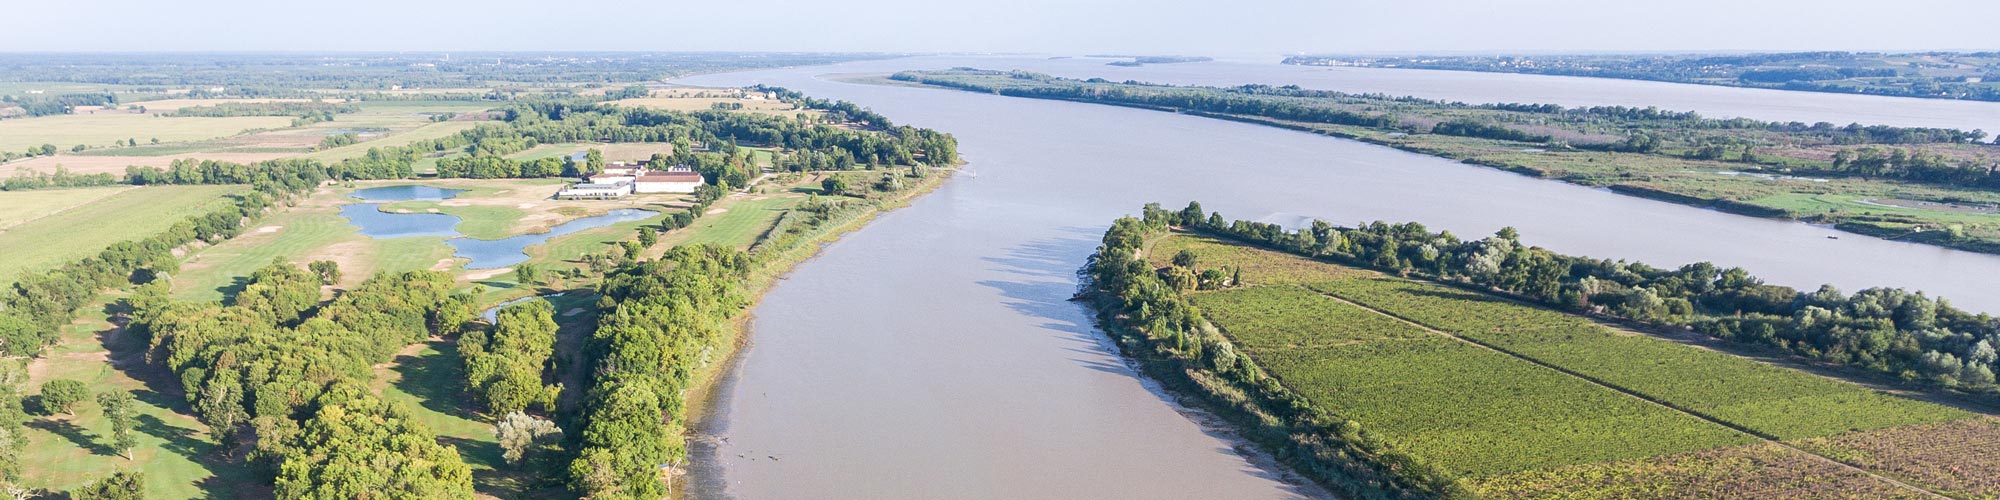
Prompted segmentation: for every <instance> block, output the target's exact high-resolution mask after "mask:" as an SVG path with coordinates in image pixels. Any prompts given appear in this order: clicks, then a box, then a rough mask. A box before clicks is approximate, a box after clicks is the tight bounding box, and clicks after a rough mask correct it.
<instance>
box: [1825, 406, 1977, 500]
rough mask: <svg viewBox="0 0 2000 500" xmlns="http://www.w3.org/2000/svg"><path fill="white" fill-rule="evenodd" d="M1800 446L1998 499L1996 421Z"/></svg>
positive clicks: (1957, 493)
mask: <svg viewBox="0 0 2000 500" xmlns="http://www.w3.org/2000/svg"><path fill="white" fill-rule="evenodd" d="M1798 447H1799V448H1800V449H1804V450H1808V451H1811V452H1813V453H1818V454H1820V455H1823V456H1827V457H1832V458H1834V459H1836V460H1840V461H1842V462H1847V463H1851V464H1855V465H1859V466H1861V467H1864V468H1867V469H1868V470H1872V471H1876V472H1879V473H1882V474H1885V475H1888V476H1890V477H1894V478H1897V479H1900V480H1903V481H1907V482H1910V483H1914V484H1917V485H1921V486H1923V487H1925V488H1929V489H1931V490H1932V491H1937V492H1940V493H1944V494H1946V495H1950V496H1953V497H1957V498H2000V420H1996V419H1992V418H1977V419H1967V420H1960V421H1957V422H1951V423H1945V424H1936V425H1917V426H1909V427H1897V428H1892V429H1882V430H1878V431H1873V432H1857V433H1852V434H1845V435H1840V436H1834V437H1829V438H1816V439H1807V440H1803V441H1800V442H1799V443H1798Z"/></svg>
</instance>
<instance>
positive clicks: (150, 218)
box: [0, 186, 246, 283]
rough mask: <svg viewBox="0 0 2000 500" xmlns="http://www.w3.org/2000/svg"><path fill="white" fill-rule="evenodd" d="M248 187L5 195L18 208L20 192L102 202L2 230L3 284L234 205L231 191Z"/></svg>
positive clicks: (0, 200) (3, 200)
mask: <svg viewBox="0 0 2000 500" xmlns="http://www.w3.org/2000/svg"><path fill="white" fill-rule="evenodd" d="M245 188H246V186H151V187H144V188H137V189H127V190H123V191H119V192H118V193H116V194H114V195H111V196H102V193H103V192H104V191H105V188H91V189H84V190H53V191H33V192H24V193H14V192H7V193H0V204H4V205H5V206H7V207H9V211H14V212H16V213H19V212H18V211H16V209H15V206H14V205H13V204H12V203H11V202H12V201H13V200H15V199H16V198H15V196H16V195H20V196H21V197H23V198H30V199H41V200H45V199H47V197H49V196H51V195H52V193H70V192H81V193H85V194H84V196H98V197H100V198H99V199H97V200H96V201H92V202H90V203H85V204H82V205H78V206H72V207H70V208H69V209H67V210H62V211H60V212H56V213H53V214H47V215H44V216H41V217H40V218H36V219H33V220H30V221H28V222H25V223H20V224H17V225H14V226H13V227H9V228H7V229H6V230H5V231H0V255H4V256H5V258H0V283H12V282H13V281H14V278H16V277H17V276H19V275H20V273H22V272H24V271H29V270H35V269H43V268H48V267H53V266H57V265H61V264H63V263H65V262H69V261H71V260H75V259H80V258H83V257H87V256H90V255H94V254H96V253H97V252H98V251H101V250H103V249H104V247H107V246H110V245H111V244H112V243H117V242H120V241H126V240H135V239H140V238H147V237H151V236H153V235H155V234H159V233H160V232H162V231H165V230H167V229H168V228H169V227H172V226H173V225H174V224H175V223H178V222H180V221H182V220H184V219H186V218H187V217H188V216H190V215H205V214H207V213H209V212H210V211H212V210H215V209H217V208H221V207H224V206H228V204H229V203H231V201H230V200H229V198H228V197H227V195H229V194H231V193H239V192H243V191H245Z"/></svg>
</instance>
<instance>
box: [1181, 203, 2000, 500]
mask: <svg viewBox="0 0 2000 500" xmlns="http://www.w3.org/2000/svg"><path fill="white" fill-rule="evenodd" d="M1182 249H1187V250H1190V251H1192V252H1194V253H1195V254H1196V255H1197V256H1198V257H1197V261H1198V262H1197V264H1196V267H1197V268H1202V269H1209V268H1221V267H1230V268H1235V267H1241V268H1242V269H1243V281H1244V282H1245V283H1247V284H1248V286H1246V287H1241V288H1232V289H1227V290H1222V291H1212V292H1196V293H1195V294H1194V295H1192V297H1191V298H1192V299H1193V300H1194V301H1195V302H1196V304H1197V305H1199V306H1201V308H1202V311H1203V313H1204V314H1205V315H1206V316H1207V317H1208V318H1209V319H1210V320H1211V321H1213V322H1214V323H1215V324H1216V325H1217V326H1219V327H1221V328H1222V329H1223V330H1224V331H1225V332H1226V335H1227V336H1228V337H1229V338H1230V340H1231V341H1232V342H1233V343H1235V344H1236V345H1237V346H1238V348H1239V349H1241V350H1242V351H1243V352H1245V353H1247V354H1248V355H1250V356H1251V358H1253V359H1255V360H1256V361H1257V362H1258V364H1259V365H1260V366H1262V367H1263V368H1264V369H1265V370H1266V371H1267V372H1269V373H1270V374H1271V375H1272V376H1274V377H1276V378H1277V379H1279V380H1280V381H1281V382H1282V383H1283V384H1284V385H1285V387H1287V388H1288V389H1290V390H1292V391H1294V392H1297V393H1299V394H1301V395H1303V396H1305V397H1306V398H1308V399H1309V400H1311V401H1313V402H1314V403H1315V404H1316V405H1320V406H1322V407H1324V408H1327V409H1328V410H1330V411H1333V412H1334V413H1336V414H1338V415H1339V416H1340V417H1341V418H1346V419H1352V420H1355V421H1358V422H1360V423H1361V425H1362V426H1363V428H1365V429H1373V430H1374V431H1376V432H1379V433H1381V434H1382V435H1383V436H1385V439H1386V440H1387V441H1389V442H1391V443H1392V444H1394V445H1396V446H1400V447H1403V448H1404V449H1405V450H1408V451H1410V452H1411V453H1412V454H1414V455H1417V456H1418V457H1419V458H1420V459H1423V460H1427V461H1429V462H1430V463H1432V464H1433V465H1438V466H1441V467H1444V468H1446V469H1447V470H1452V471H1457V472H1459V473H1461V474H1464V475H1465V476H1466V477H1468V478H1469V479H1471V483H1469V484H1471V485H1472V486H1473V487H1474V488H1475V489H1478V490H1481V491H1483V492H1485V493H1487V494H1489V495H1490V496H1492V497H1494V498H1715V497H1716V495H1723V496H1731V497H1744V498H1800V497H1820V498H1825V497H1829V496H1831V497H1840V498H1897V497H1902V496H1905V495H1907V494H1908V493H1912V492H1910V491H1908V490H1899V489H1898V488H1896V487H1894V486H1893V484H1892V483H1888V482H1886V481H1883V480H1881V479H1879V478H1876V477H1874V476H1871V475H1870V473H1873V474H1877V475H1880V476H1881V477H1888V478H1895V479H1898V480H1902V481H1905V482H1908V483H1912V484H1917V485H1919V486H1921V487H1925V488H1929V489H1931V490H1932V491H1936V492H1943V493H1948V494H1952V495H1954V496H1957V497H1960V498H1989V497H1991V496H1993V495H1994V494H1996V493H2000V481H1994V480H1992V479H1991V478H1992V477H1995V474H2000V465H1994V464H2000V455H1995V454H1994V452H1989V451H1987V450H1991V449H2000V421H1996V420H1993V419H1991V418H1980V417H1977V415H1976V414H1973V413H1970V412H1967V411H1963V410H1959V409H1955V408H1950V407H1946V406H1942V405H1937V404H1933V403H1928V402H1923V401H1918V400H1914V399H1907V398H1903V397H1900V396H1894V395H1889V394H1885V393H1882V392H1878V391H1875V390H1873V389H1869V388H1867V387H1864V386H1861V385H1857V384H1854V383H1850V382H1847V381H1842V380H1837V379H1833V378H1827V377H1824V376H1821V375H1817V374H1812V373H1807V372H1803V371H1798V370H1793V369H1789V368H1784V367H1779V366H1774V365H1770V364H1766V363H1763V362H1760V361H1756V360H1752V359H1748V358H1742V357H1738V356H1734V355H1730V354H1726V353H1723V352H1718V351H1713V350H1709V349H1705V348H1701V347H1697V346H1691V345H1684V344H1681V343H1679V342H1674V341H1670V340H1666V339H1661V338H1657V337H1654V336H1651V335H1648V334H1643V333H1638V332H1631V331H1625V330H1620V329H1615V328H1612V327H1609V326H1605V325H1602V324H1599V323H1596V322H1593V321H1591V320H1589V319H1586V318H1582V317H1578V316H1574V315H1569V314H1566V313H1562V312H1558V311H1553V310H1548V309H1542V308H1538V307H1533V306H1529V305H1524V304H1520V303H1516V302H1512V301H1509V300H1505V299H1503V298H1499V297H1495V296H1491V295H1486V294H1481V293H1476V292H1470V291H1466V290H1462V289H1458V288H1453V287H1446V286H1442V285H1437V284H1431V283H1424V282H1420V281H1414V280H1408V279H1402V278H1395V277H1390V276H1385V275H1382V274H1380V273H1375V272H1372V271H1365V270H1359V269H1355V268H1351V267H1345V266H1339V265H1335V264H1330V263H1325V262H1317V261H1312V260H1308V259H1305V258H1301V257H1297V256H1292V255H1288V254H1282V253H1278V252H1272V251H1267V250H1262V249H1255V248H1250V247H1245V246H1239V245H1233V244H1230V243H1226V242H1222V241H1218V240H1215V239H1211V238H1204V237H1195V236H1184V235H1174V236H1169V237H1166V238H1164V239H1162V240H1158V241H1155V242H1152V244H1151V248H1150V249H1149V250H1148V252H1149V253H1148V256H1149V258H1151V259H1154V260H1155V262H1156V263H1160V264H1162V265H1164V261H1165V259H1166V258H1168V257H1170V256H1171V255H1172V254H1173V252H1178V251H1180V250H1182ZM1457 339H1463V340H1457ZM1474 344H1478V345H1479V346H1485V347H1479V346H1475V345H1474ZM1515 365H1523V366H1526V367H1527V368H1521V367H1520V366H1515ZM1579 384H1580V385H1579ZM1607 394H1608V395H1609V396H1607ZM1579 401H1589V402H1588V403H1579ZM1655 403H1657V404H1655ZM1626 404H1638V405H1640V407H1643V409H1649V410H1651V411H1657V412H1664V413H1665V414H1667V415H1671V416H1678V417H1685V418H1686V420H1674V419H1667V420H1659V421H1651V422H1647V421H1644V420H1643V419H1645V418H1658V417H1650V416H1648V414H1647V413H1646V412H1644V411H1640V410H1632V409H1627V407H1626V406H1622V405H1626ZM1601 419H1611V420H1612V421H1614V422H1616V421H1618V419H1625V420H1624V421H1625V422H1626V423H1624V424H1598V423H1597V422H1598V421H1599V420H1601ZM1688 421H1692V423H1691V424H1690V423H1688ZM1732 427H1734V428H1740V429H1745V430H1747V431H1749V432H1751V433H1754V434H1756V435H1757V436H1761V437H1762V438H1758V437H1753V436H1751V435H1749V434H1742V433H1738V432H1735V431H1733V430H1731V429H1732ZM1483 433H1492V434H1493V435H1497V436H1499V437H1498V438H1494V437H1488V436H1487V435H1486V434H1483ZM1569 440H1575V441H1569ZM1781 442H1782V443H1786V444H1793V445H1796V446H1798V447H1799V448H1802V449H1804V450H1806V451H1807V452H1810V453H1802V452H1799V451H1796V450H1792V449H1790V448H1786V447H1783V446H1779V444H1778V443H1781ZM1828 459H1831V460H1828ZM1834 461H1838V462H1841V463H1845V464H1848V465H1852V466H1856V467H1860V468H1861V469H1855V468H1849V467H1845V466H1841V465H1839V464H1836V463H1835V462H1834ZM1862 469H1865V471H1864V470H1862Z"/></svg>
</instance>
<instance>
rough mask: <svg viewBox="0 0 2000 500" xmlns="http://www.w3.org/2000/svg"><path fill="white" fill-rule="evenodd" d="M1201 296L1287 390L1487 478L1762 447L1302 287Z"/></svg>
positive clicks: (1423, 454)
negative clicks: (1728, 448)
mask: <svg viewBox="0 0 2000 500" xmlns="http://www.w3.org/2000/svg"><path fill="white" fill-rule="evenodd" d="M1195 299H1196V300H1195V302H1196V304H1197V305H1199V306H1201V307H1202V309H1203V310H1204V311H1208V313H1209V314H1210V315H1211V316H1212V319H1213V320H1214V321H1215V323H1216V325H1217V326H1220V327H1222V328H1223V330H1224V331H1226V332H1227V333H1228V335H1229V337H1230V339H1231V340H1240V341H1241V342H1242V344H1239V345H1241V346H1243V349H1244V352H1246V353H1248V354H1250V356H1251V357H1252V358H1254V359H1256V360H1257V362H1258V363H1259V364H1261V365H1262V366H1263V367H1264V369H1265V370H1267V371H1269V372H1270V373H1271V375H1272V376H1274V377H1277V378H1278V380H1280V381H1282V382H1283V383H1284V384H1285V386H1286V387H1288V388H1291V389H1292V390H1293V391H1296V392H1298V393H1300V394H1302V395H1304V396H1305V397H1306V398H1307V399H1309V400H1311V401H1313V402H1314V403H1315V404H1318V405H1322V407H1324V408H1329V409H1332V411H1335V412H1337V413H1338V414H1339V415H1341V416H1342V417H1343V418H1347V419H1351V420H1355V421H1358V422H1361V423H1362V425H1363V427H1364V428H1367V429H1373V430H1375V431H1376V432H1379V433H1381V434H1382V435H1383V436H1384V437H1385V438H1386V439H1388V440H1389V441H1390V442H1392V443H1395V444H1396V445H1397V446H1399V447H1401V448H1403V449H1405V450H1407V451H1408V452H1409V453H1411V454H1412V455H1415V456H1417V457H1420V458H1422V459H1425V460H1427V461H1429V463H1431V464H1432V465H1435V466H1438V467H1441V468H1443V469H1445V470H1448V471H1451V472H1453V473H1454V474H1459V475H1465V476H1473V477H1484V476H1490V475H1499V474H1506V473H1512V472H1520V471H1524V470H1535V469H1543V468H1550V467H1561V466H1567V465H1576V464H1585V463H1592V462H1603V461H1611V460H1623V459H1632V458H1642V457H1650V456H1655V455H1663V454H1669V453H1677V452H1684V451H1693V450H1701V449H1707V448H1716V447H1722V446H1731V445H1740V444H1748V443H1750V442H1752V441H1753V440H1752V438H1751V437H1749V436H1746V435H1743V434H1741V433H1737V432H1734V431H1731V430H1729V429H1727V428H1724V427H1721V426H1717V425H1713V424H1710V423H1708V422H1703V421H1701V420H1700V419H1696V418H1694V417H1691V416H1688V415H1684V414H1681V413H1677V412H1674V411H1671V410H1668V409H1666V408H1661V407H1659V406H1656V405H1653V404H1651V403H1647V402H1645V401H1642V400H1639V399H1637V398H1632V397H1628V396H1625V395H1623V394H1619V393H1617V392H1615V391H1612V390H1609V389H1605V388H1603V387H1598V386H1595V385H1592V384H1591V383H1589V382H1587V381H1584V380H1581V379H1577V378H1575V377H1570V376H1567V375H1563V374H1562V373H1559V372H1556V371H1554V370H1549V369H1546V368H1542V367H1539V366H1536V365H1534V364H1533V363H1528V362H1525V361H1522V360H1519V359H1515V358H1513V357H1511V356H1508V355H1506V354H1502V353H1498V352H1494V351H1491V350H1487V349H1483V348H1480V347H1477V346H1473V345H1471V344H1467V343H1464V342H1459V341H1457V340H1452V339H1450V338H1447V337H1444V336H1440V335H1436V334H1432V333H1430V332H1426V331H1424V330H1422V329H1420V328H1417V327H1415V326H1411V325H1409V324H1406V323H1401V322H1398V321H1395V320H1393V319H1389V318H1387V317H1384V316H1381V315H1379V314H1375V313H1372V312H1369V311H1367V310H1364V309H1361V308H1358V307H1354V306H1352V305H1348V304H1345V303H1341V302H1339V301H1336V300H1333V299H1330V298H1327V297H1325V296H1322V295H1319V294H1316V293H1313V292H1311V291H1307V290H1304V289H1301V288H1297V287H1256V288H1248V289H1238V290H1230V291H1223V292H1214V293H1205V294H1200V295H1197V296H1196V297H1195Z"/></svg>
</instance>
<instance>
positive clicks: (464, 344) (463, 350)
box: [458, 299, 562, 415]
mask: <svg viewBox="0 0 2000 500" xmlns="http://www.w3.org/2000/svg"><path fill="white" fill-rule="evenodd" d="M555 312H556V310H555V306H553V305H550V304H549V301H546V300H541V299H534V300H529V301H527V302H522V303H519V304H514V305H511V306H507V307H506V308H503V309H501V310H500V311H499V313H498V315H497V316H495V318H494V321H493V327H492V328H491V329H484V328H473V329H468V330H467V331H466V332H465V334H464V335H461V336H459V338H458V352H459V355H460V356H462V357H464V358H465V374H466V383H467V385H469V386H470V387H469V389H471V391H472V394H473V395H474V396H475V397H477V398H478V399H479V400H480V401H481V402H482V403H484V404H485V406H486V409H487V411H489V412H491V413H492V414H495V415H503V414H507V413H513V412H519V411H524V410H527V409H529V408H530V407H539V408H541V409H542V410H543V411H550V410H554V409H555V402H556V396H557V395H558V394H560V393H561V392H562V387H561V386H558V385H546V384H543V383H542V379H543V378H544V377H543V373H544V372H545V371H546V370H547V368H548V365H549V358H550V357H551V356H554V355H555V351H556V319H555Z"/></svg>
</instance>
